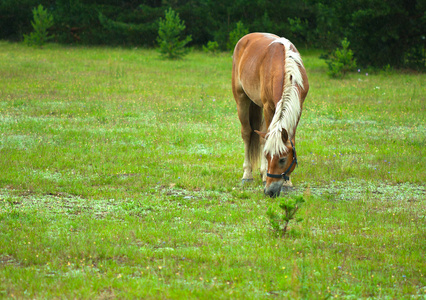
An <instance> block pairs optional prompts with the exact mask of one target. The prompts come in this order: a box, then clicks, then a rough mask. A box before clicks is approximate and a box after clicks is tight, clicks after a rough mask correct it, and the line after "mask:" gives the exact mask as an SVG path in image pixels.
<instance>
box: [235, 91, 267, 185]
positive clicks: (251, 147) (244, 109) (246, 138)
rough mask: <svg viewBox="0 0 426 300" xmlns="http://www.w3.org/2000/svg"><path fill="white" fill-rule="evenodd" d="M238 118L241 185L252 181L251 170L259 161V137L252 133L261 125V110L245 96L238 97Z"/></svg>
mask: <svg viewBox="0 0 426 300" xmlns="http://www.w3.org/2000/svg"><path fill="white" fill-rule="evenodd" d="M239 100H240V101H239V102H238V105H237V107H238V117H239V119H240V122H241V137H242V139H243V142H244V164H243V170H244V173H243V178H242V181H243V183H245V182H250V181H253V168H255V167H256V165H257V164H258V161H259V156H260V155H259V154H260V137H259V136H258V135H257V134H256V133H255V132H254V130H259V129H260V126H261V123H262V115H261V113H262V111H261V108H260V107H258V106H257V105H256V104H254V103H253V102H252V101H251V100H250V99H249V98H248V97H247V96H246V95H245V94H243V95H240V97H239Z"/></svg>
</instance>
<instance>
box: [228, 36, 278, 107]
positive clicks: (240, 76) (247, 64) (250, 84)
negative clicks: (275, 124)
mask: <svg viewBox="0 0 426 300" xmlns="http://www.w3.org/2000/svg"><path fill="white" fill-rule="evenodd" d="M278 38H279V37H278V36H276V35H273V34H267V33H251V34H248V35H246V36H244V37H243V38H242V39H241V40H240V41H239V42H238V43H237V45H236V46H235V50H234V56H233V72H232V77H233V80H232V85H233V89H242V90H243V91H244V92H245V93H246V94H247V96H248V97H249V98H250V99H251V100H252V101H253V102H254V103H256V104H257V105H258V106H261V107H262V106H264V105H268V103H267V102H269V101H272V102H275V104H276V103H277V102H278V101H279V100H280V99H281V96H282V93H283V82H284V72H285V70H284V57H285V56H284V55H285V52H284V47H283V46H282V45H280V44H278V43H273V44H271V43H272V42H273V41H275V40H276V39H278ZM271 104H272V103H270V104H269V105H271Z"/></svg>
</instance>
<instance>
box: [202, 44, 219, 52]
mask: <svg viewBox="0 0 426 300" xmlns="http://www.w3.org/2000/svg"><path fill="white" fill-rule="evenodd" d="M203 51H204V52H206V53H212V54H216V53H217V52H218V51H219V44H218V43H217V42H216V41H209V42H208V43H207V46H204V45H203Z"/></svg>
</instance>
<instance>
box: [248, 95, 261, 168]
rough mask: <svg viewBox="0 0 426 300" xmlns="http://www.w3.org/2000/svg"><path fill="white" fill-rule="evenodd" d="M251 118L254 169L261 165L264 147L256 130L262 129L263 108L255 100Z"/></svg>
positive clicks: (251, 158) (251, 105)
mask: <svg viewBox="0 0 426 300" xmlns="http://www.w3.org/2000/svg"><path fill="white" fill-rule="evenodd" d="M249 120H250V127H251V129H252V132H251V135H250V144H249V157H250V162H251V164H252V169H255V168H256V167H257V166H258V165H259V161H260V155H261V152H262V149H261V147H260V145H261V144H260V136H259V135H258V134H257V133H256V132H254V131H255V130H261V127H262V123H263V110H262V108H261V107H259V106H257V105H256V104H255V103H254V102H250V108H249Z"/></svg>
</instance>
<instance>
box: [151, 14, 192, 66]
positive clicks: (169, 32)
mask: <svg viewBox="0 0 426 300" xmlns="http://www.w3.org/2000/svg"><path fill="white" fill-rule="evenodd" d="M185 28H186V26H185V24H184V21H181V20H180V18H179V14H178V13H176V12H175V11H174V10H172V9H171V8H169V9H168V10H166V12H165V19H162V18H160V21H159V29H158V37H157V42H158V45H159V47H160V48H159V51H160V53H161V55H162V56H164V57H167V58H170V59H176V58H181V57H182V56H184V55H186V54H187V53H188V51H189V49H188V48H186V47H185V46H186V44H188V43H189V42H190V41H191V40H192V37H191V36H190V35H189V36H187V37H185V38H184V39H181V35H182V32H183V31H184V30H185Z"/></svg>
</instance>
